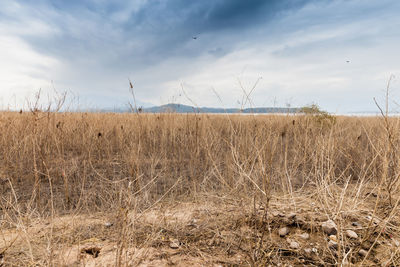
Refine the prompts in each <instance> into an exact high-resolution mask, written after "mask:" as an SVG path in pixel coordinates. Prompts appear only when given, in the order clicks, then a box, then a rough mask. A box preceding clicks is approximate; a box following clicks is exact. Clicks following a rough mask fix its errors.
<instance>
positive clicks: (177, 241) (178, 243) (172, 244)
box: [169, 239, 180, 249]
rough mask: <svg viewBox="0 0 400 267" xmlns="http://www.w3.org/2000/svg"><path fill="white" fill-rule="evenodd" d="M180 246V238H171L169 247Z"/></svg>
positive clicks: (175, 247)
mask: <svg viewBox="0 0 400 267" xmlns="http://www.w3.org/2000/svg"><path fill="white" fill-rule="evenodd" d="M179 246H180V242H179V240H178V239H173V240H171V242H170V243H169V247H170V248H173V249H177V248H179Z"/></svg>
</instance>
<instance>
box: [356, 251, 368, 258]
mask: <svg viewBox="0 0 400 267" xmlns="http://www.w3.org/2000/svg"><path fill="white" fill-rule="evenodd" d="M367 253H368V251H366V250H365V249H360V250H359V251H358V254H359V255H360V256H363V257H365V256H367Z"/></svg>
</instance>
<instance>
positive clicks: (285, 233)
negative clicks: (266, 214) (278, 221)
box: [279, 227, 289, 237]
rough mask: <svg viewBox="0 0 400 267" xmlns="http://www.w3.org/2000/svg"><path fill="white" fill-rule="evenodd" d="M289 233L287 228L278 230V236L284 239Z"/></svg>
mask: <svg viewBox="0 0 400 267" xmlns="http://www.w3.org/2000/svg"><path fill="white" fill-rule="evenodd" d="M288 233H289V229H288V228H287V227H282V228H281V229H279V236H280V237H284V236H286V235H287V234H288Z"/></svg>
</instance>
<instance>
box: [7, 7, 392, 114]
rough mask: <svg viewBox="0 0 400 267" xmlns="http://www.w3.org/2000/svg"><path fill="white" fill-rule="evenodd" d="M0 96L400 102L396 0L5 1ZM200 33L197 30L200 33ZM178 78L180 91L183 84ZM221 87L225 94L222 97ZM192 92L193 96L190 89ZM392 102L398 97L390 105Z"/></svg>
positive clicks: (153, 101) (107, 102) (107, 101)
mask: <svg viewBox="0 0 400 267" xmlns="http://www.w3.org/2000/svg"><path fill="white" fill-rule="evenodd" d="M0 6H1V8H0V93H1V95H0V105H1V107H2V108H4V107H12V108H14V107H16V108H19V107H20V106H23V105H25V106H26V101H27V99H32V95H33V94H34V92H36V91H38V90H39V89H40V88H41V89H42V94H43V95H51V94H53V92H54V89H56V90H57V91H59V92H62V91H68V95H69V97H70V99H74V101H75V103H78V104H79V105H80V106H81V107H83V108H87V107H91V108H93V107H99V108H103V107H105V108H108V107H118V106H122V107H125V106H126V103H127V102H128V101H129V100H130V94H129V82H128V79H131V80H132V82H133V84H134V87H135V93H136V97H137V99H138V101H139V102H140V104H144V105H160V104H166V103H169V102H179V103H184V104H191V102H194V103H195V104H196V105H198V106H210V107H217V106H223V107H238V106H240V102H241V101H242V99H243V93H244V92H243V91H246V92H249V91H251V89H252V87H253V86H254V84H255V83H256V82H257V81H258V83H257V85H256V87H255V89H254V90H253V91H252V93H251V96H250V98H251V105H254V106H286V105H291V106H303V105H307V104H311V103H317V104H319V105H320V106H321V107H322V108H323V109H326V110H328V111H330V112H338V113H345V112H356V111H375V110H376V107H375V104H374V102H373V97H377V98H378V99H380V100H382V97H383V95H384V89H385V87H386V83H387V80H388V79H389V76H390V75H391V74H393V75H395V76H398V77H397V78H395V79H394V80H393V83H392V85H391V97H392V100H394V101H398V102H400V82H399V81H398V78H399V77H400V51H399V49H400V16H399V14H400V1H398V0H368V1H367V0H246V1H244V0H208V1H206V0H204V1H203V0H201V1H200V0H198V1H189V0H131V1H125V0H116V1H106V0H69V1H63V0H53V1H50V0H48V1H46V0H24V1H22V0H21V1H16V0H0ZM194 37H195V38H194ZM182 87H183V90H182ZM217 95H218V96H217ZM189 99H190V100H189ZM394 105H395V104H393V106H394Z"/></svg>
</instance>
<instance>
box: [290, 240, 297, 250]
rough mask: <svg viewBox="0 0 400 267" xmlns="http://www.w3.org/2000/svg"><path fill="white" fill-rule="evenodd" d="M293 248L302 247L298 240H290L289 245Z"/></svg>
mask: <svg viewBox="0 0 400 267" xmlns="http://www.w3.org/2000/svg"><path fill="white" fill-rule="evenodd" d="M289 247H290V248H291V249H299V248H300V245H299V243H297V242H296V241H292V242H290V246H289Z"/></svg>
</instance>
